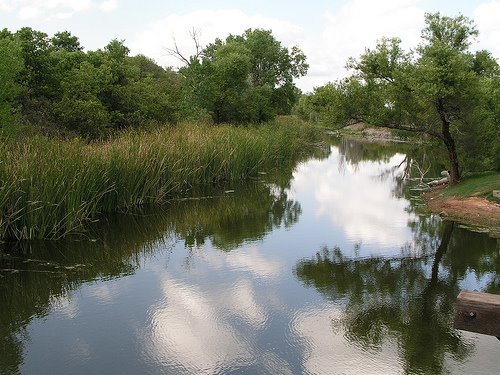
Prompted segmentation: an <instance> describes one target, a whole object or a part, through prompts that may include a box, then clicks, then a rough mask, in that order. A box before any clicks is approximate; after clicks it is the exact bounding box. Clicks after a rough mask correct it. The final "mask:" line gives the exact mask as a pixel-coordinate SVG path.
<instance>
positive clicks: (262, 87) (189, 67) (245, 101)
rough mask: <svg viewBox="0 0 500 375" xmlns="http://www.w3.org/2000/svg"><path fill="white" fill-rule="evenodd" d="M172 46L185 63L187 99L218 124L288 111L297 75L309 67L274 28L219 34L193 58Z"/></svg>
mask: <svg viewBox="0 0 500 375" xmlns="http://www.w3.org/2000/svg"><path fill="white" fill-rule="evenodd" d="M194 39H195V43H196V46H198V47H199V43H198V42H197V41H196V36H195V38H194ZM169 51H170V52H171V53H172V54H174V55H176V56H177V57H179V58H180V59H181V60H182V61H184V62H185V63H186V66H185V67H184V68H182V69H181V70H180V72H181V74H182V75H183V76H184V77H185V78H186V81H187V84H186V88H187V91H186V98H187V101H188V102H191V101H192V102H193V103H195V106H197V107H198V108H202V109H204V110H205V111H207V112H208V113H209V114H210V115H211V116H212V119H213V121H214V122H215V123H220V122H232V123H238V122H262V121H266V120H269V119H271V118H273V117H274V116H275V115H276V114H282V113H290V111H291V109H292V107H293V105H294V104H295V103H296V101H297V100H298V98H299V91H298V89H297V88H296V87H295V85H294V83H293V79H294V78H297V77H300V76H302V75H304V74H305V73H306V72H307V68H308V65H307V64H306V62H305V55H304V54H303V53H302V51H300V49H298V48H297V47H293V48H292V49H291V51H289V50H288V48H285V47H282V46H281V43H280V42H279V41H277V40H276V39H275V38H274V36H273V35H272V33H271V31H266V30H260V29H258V30H252V29H249V30H247V31H245V33H243V34H242V35H237V36H234V35H230V36H229V37H228V38H226V40H225V41H221V40H219V39H218V40H216V41H214V43H212V44H210V45H208V46H207V47H206V48H204V49H202V50H201V49H198V53H197V54H196V55H195V56H192V57H191V58H189V59H187V58H185V57H184V56H182V54H180V53H179V51H178V49H177V48H174V49H170V50H169Z"/></svg>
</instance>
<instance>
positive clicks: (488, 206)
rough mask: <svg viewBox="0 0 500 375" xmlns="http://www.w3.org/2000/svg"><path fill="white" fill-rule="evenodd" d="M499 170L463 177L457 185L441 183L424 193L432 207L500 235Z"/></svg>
mask: <svg viewBox="0 0 500 375" xmlns="http://www.w3.org/2000/svg"><path fill="white" fill-rule="evenodd" d="M493 190H500V173H499V172H491V173H486V174H481V175H475V176H471V177H469V178H465V179H463V180H462V181H461V182H460V183H458V184H457V185H455V186H439V187H435V188H432V189H431V190H430V191H428V192H426V193H424V194H423V198H424V201H425V202H426V204H427V206H428V207H429V209H430V210H431V211H432V212H434V213H438V214H440V215H441V216H442V217H443V218H445V219H448V220H454V221H459V222H462V223H465V224H469V225H473V226H478V227H481V228H485V229H487V230H488V231H489V232H490V233H491V234H493V235H495V236H497V235H499V236H500V200H499V199H498V198H495V197H493V194H492V193H493Z"/></svg>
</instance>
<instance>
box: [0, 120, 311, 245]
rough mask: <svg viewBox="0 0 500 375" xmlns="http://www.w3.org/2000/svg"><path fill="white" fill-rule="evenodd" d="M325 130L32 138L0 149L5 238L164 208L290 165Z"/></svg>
mask: <svg viewBox="0 0 500 375" xmlns="http://www.w3.org/2000/svg"><path fill="white" fill-rule="evenodd" d="M319 137H320V131H318V130H317V129H315V128H313V127H311V126H310V125H305V124H303V123H301V122H297V121H295V122H294V121H291V122H290V121H287V122H285V123H280V122H279V121H278V122H276V123H272V124H267V125H262V126H259V127H233V126H216V127H214V126H201V125H193V124H185V125H180V126H177V127H174V128H163V129H158V130H155V131H152V132H148V133H144V132H131V133H125V134H122V135H121V136H120V137H118V138H116V139H114V140H112V141H108V142H105V143H93V144H87V143H85V142H83V141H81V140H78V139H75V140H70V141H60V140H54V139H50V138H45V137H33V138H29V139H27V140H25V141H23V142H22V143H21V144H19V143H14V142H12V141H3V142H2V143H1V144H0V161H1V162H0V238H1V239H35V238H59V237H61V236H64V235H67V234H69V233H75V232H78V231H82V230H83V229H84V227H85V223H86V222H87V221H89V220H91V219H92V218H94V217H95V215H96V214H98V213H101V212H113V211H117V210H122V209H128V208H131V207H135V206H138V205H143V204H149V203H162V202H165V201H166V200H168V199H169V198H171V197H173V196H175V195H178V194H180V193H181V192H183V191H185V190H186V189H189V188H190V187H192V186H195V185H202V184H217V183H221V182H224V181H235V180H241V179H245V178H248V177H250V176H253V175H257V173H258V172H259V171H262V170H269V169H272V168H279V167H280V166H282V165H284V164H286V163H291V162H293V161H294V160H296V159H297V157H299V156H300V154H301V153H302V152H303V150H304V149H305V148H307V147H308V146H310V145H311V143H313V142H317V141H318V140H319Z"/></svg>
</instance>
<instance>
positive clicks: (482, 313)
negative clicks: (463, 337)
mask: <svg viewBox="0 0 500 375" xmlns="http://www.w3.org/2000/svg"><path fill="white" fill-rule="evenodd" d="M453 326H454V327H455V328H457V329H461V330H464V331H470V332H476V333H482V334H485V335H491V336H496V337H497V338H499V339H500V295H496V294H489V293H481V292H471V291H467V290H464V291H462V292H460V294H459V295H458V297H457V305H456V309H455V319H454V322H453Z"/></svg>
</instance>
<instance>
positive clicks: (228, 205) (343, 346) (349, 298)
mask: <svg viewBox="0 0 500 375" xmlns="http://www.w3.org/2000/svg"><path fill="white" fill-rule="evenodd" d="M425 155H426V154H425V153H424V152H422V150H421V149H420V148H419V147H413V148H411V147H408V146H399V145H385V146H384V145H376V144H366V143H360V142H358V141H355V140H348V139H343V140H341V141H332V142H331V144H329V145H328V146H327V147H325V148H324V149H323V150H319V151H317V152H316V154H315V155H313V156H312V157H311V158H309V159H308V160H305V161H303V162H301V163H299V164H298V165H296V166H295V167H294V168H293V170H285V171H283V173H281V174H265V172H264V171H263V173H262V174H261V175H260V177H259V179H258V180H255V181H251V182H248V183H246V184H245V185H243V186H239V185H235V186H227V187H225V188H224V189H222V190H221V189H211V190H205V191H195V192H192V193H191V195H190V196H186V197H185V199H178V200H175V201H172V202H171V203H170V204H168V205H166V206H164V207H162V208H156V209H144V210H142V211H141V212H134V213H127V214H116V215H109V216H106V217H103V218H100V221H99V222H98V223H95V225H94V226H93V227H92V228H90V229H89V232H88V233H86V234H85V235H84V236H83V237H81V238H79V239H72V240H64V241H54V242H29V243H18V244H13V245H6V246H5V248H4V250H5V253H6V254H4V255H3V256H1V258H0V268H1V269H2V272H1V273H0V353H1V354H0V373H1V374H16V373H21V374H113V373H119V374H143V373H144V374H303V373H305V374H361V373H365V374H378V373H380V374H397V373H402V374H403V373H405V374H406V373H409V374H446V373H458V374H470V373H474V374H492V373H497V371H498V368H499V367H500V359H499V356H498V353H499V350H500V341H498V340H497V339H496V338H494V337H491V336H485V335H479V334H474V333H470V332H464V331H458V330H455V329H453V328H452V318H453V310H454V304H455V299H456V296H457V295H458V293H459V292H460V290H463V289H469V290H474V289H477V290H480V291H486V292H490V293H500V278H499V276H498V275H499V270H500V257H499V250H498V245H497V242H496V240H495V239H492V238H490V237H488V236H487V235H486V234H484V233H478V232H473V231H471V230H469V229H467V228H465V227H463V226H461V225H459V224H458V223H453V222H443V221H442V220H441V219H440V218H439V217H438V216H436V215H430V214H428V213H426V212H425V210H424V209H423V204H422V202H421V201H420V199H419V198H418V195H419V190H418V186H419V185H418V182H419V181H418V175H419V168H420V170H423V169H424V167H425V165H426V161H425ZM433 168H434V172H435V174H436V175H438V173H439V169H440V166H439V165H436V166H435V167H433ZM431 172H432V171H431Z"/></svg>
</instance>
